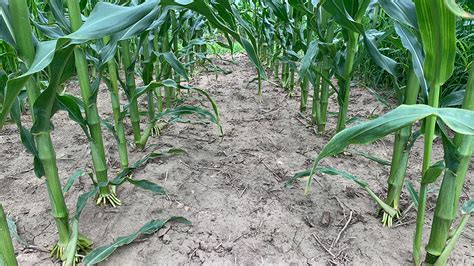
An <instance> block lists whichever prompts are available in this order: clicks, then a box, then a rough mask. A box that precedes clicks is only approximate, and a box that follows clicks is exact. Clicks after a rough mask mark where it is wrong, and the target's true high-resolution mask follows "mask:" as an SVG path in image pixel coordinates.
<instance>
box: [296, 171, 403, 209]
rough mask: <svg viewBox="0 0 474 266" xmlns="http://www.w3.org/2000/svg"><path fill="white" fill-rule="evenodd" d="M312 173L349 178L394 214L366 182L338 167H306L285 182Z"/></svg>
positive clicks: (311, 175)
mask: <svg viewBox="0 0 474 266" xmlns="http://www.w3.org/2000/svg"><path fill="white" fill-rule="evenodd" d="M314 173H323V174H328V175H338V176H341V177H343V178H345V179H346V180H349V181H352V182H354V183H356V184H357V185H358V186H359V187H361V188H362V189H364V190H365V191H366V192H367V193H368V194H369V195H370V197H371V198H372V199H373V200H375V202H377V204H378V205H379V206H380V207H381V208H382V209H384V210H385V211H386V212H387V213H389V214H390V215H391V216H395V215H396V213H397V211H396V210H395V209H393V208H392V207H390V206H389V205H387V204H386V203H385V202H384V201H383V200H381V199H380V198H379V197H378V196H377V195H376V194H375V193H374V192H373V191H372V189H370V187H369V186H368V184H367V182H365V181H363V180H361V179H360V178H358V177H357V176H355V175H352V174H350V173H347V172H345V171H342V170H339V169H336V168H333V167H320V166H318V167H317V168H316V172H314V171H313V169H308V170H306V171H303V172H299V173H296V174H295V175H294V176H293V178H291V179H290V180H289V181H288V182H287V184H292V183H293V182H294V181H295V180H296V179H299V178H303V177H308V178H309V179H312V178H313V175H314Z"/></svg>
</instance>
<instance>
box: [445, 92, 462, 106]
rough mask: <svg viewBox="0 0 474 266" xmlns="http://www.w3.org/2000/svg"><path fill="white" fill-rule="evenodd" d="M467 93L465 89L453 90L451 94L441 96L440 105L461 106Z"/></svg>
mask: <svg viewBox="0 0 474 266" xmlns="http://www.w3.org/2000/svg"><path fill="white" fill-rule="evenodd" d="M465 94H466V91H465V90H458V91H453V92H451V93H450V94H448V95H446V96H444V97H443V98H441V102H440V104H439V105H440V106H441V107H457V106H461V105H462V104H463V102H464V95H465Z"/></svg>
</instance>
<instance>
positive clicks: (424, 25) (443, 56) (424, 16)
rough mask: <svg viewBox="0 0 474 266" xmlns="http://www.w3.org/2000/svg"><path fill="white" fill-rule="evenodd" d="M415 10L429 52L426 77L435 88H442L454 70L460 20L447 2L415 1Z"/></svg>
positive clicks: (425, 46) (426, 60) (424, 44)
mask: <svg viewBox="0 0 474 266" xmlns="http://www.w3.org/2000/svg"><path fill="white" fill-rule="evenodd" d="M415 6H416V17H417V21H418V27H419V30H420V34H421V39H422V43H423V50H424V52H425V62H424V65H423V68H424V71H425V77H426V80H427V81H428V84H430V85H431V86H440V85H442V84H444V83H445V82H446V81H447V80H448V79H449V77H450V76H451V75H452V73H453V70H454V59H455V56H456V16H455V15H454V14H453V13H452V12H451V11H450V10H449V9H448V8H447V7H446V5H445V4H444V2H443V1H432V0H415Z"/></svg>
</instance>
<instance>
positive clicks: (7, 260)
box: [0, 203, 18, 266]
mask: <svg viewBox="0 0 474 266" xmlns="http://www.w3.org/2000/svg"><path fill="white" fill-rule="evenodd" d="M0 243H2V244H1V245H0V264H2V265H3V263H4V264H5V265H8V266H16V265H18V262H17V261H16V257H15V250H14V249H13V243H12V239H11V237H10V230H9V229H8V223H7V216H6V215H5V212H4V211H3V206H2V204H1V203H0Z"/></svg>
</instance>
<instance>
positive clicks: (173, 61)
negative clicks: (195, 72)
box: [163, 52, 189, 80]
mask: <svg viewBox="0 0 474 266" xmlns="http://www.w3.org/2000/svg"><path fill="white" fill-rule="evenodd" d="M163 58H164V59H165V60H166V62H168V64H169V65H170V66H171V67H172V68H173V69H174V70H175V71H176V73H178V74H179V75H180V76H181V77H183V78H184V79H186V80H189V77H188V73H187V71H186V68H185V67H184V66H183V64H181V62H179V60H178V58H176V56H175V55H174V53H171V52H167V53H163Z"/></svg>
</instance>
